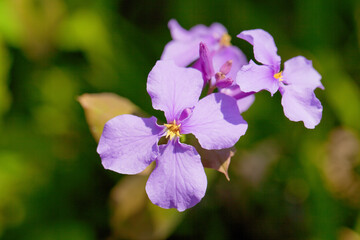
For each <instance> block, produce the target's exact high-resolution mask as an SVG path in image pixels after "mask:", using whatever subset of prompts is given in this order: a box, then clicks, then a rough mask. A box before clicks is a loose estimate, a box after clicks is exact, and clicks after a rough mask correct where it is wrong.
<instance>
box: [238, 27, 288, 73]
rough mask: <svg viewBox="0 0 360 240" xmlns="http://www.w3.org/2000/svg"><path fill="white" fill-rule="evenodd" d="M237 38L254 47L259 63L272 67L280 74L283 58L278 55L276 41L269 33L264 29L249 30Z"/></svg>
mask: <svg viewBox="0 0 360 240" xmlns="http://www.w3.org/2000/svg"><path fill="white" fill-rule="evenodd" d="M237 37H238V38H241V39H244V40H245V41H248V42H249V43H250V44H252V45H253V46H254V57H255V59H256V60H257V61H259V62H261V63H262V64H265V65H268V66H272V67H273V69H274V70H275V71H276V72H279V70H280V62H281V58H280V56H278V55H277V48H276V45H275V42H274V39H273V37H272V36H271V35H270V34H269V33H268V32H266V31H264V30H262V29H254V30H247V31H242V32H241V33H240V34H239V35H237Z"/></svg>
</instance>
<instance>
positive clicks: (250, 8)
mask: <svg viewBox="0 0 360 240" xmlns="http://www.w3.org/2000/svg"><path fill="white" fill-rule="evenodd" d="M171 18H175V19H177V20H178V21H179V23H180V24H181V25H182V26H183V27H184V28H186V29H189V28H191V27H192V26H194V25H196V24H200V23H202V24H205V25H210V24H211V23H213V22H220V23H222V24H223V25H224V26H225V27H226V28H227V29H228V31H229V34H230V35H232V36H233V40H232V43H233V44H234V45H237V46H239V47H240V48H241V49H242V50H243V51H244V52H245V54H246V55H247V56H248V57H249V58H252V48H251V45H250V44H248V43H246V42H245V41H242V40H240V39H236V37H235V35H236V34H238V33H240V32H241V31H242V30H247V29H253V28H263V29H265V30H267V31H268V32H270V33H271V34H272V35H273V37H274V39H275V42H276V44H277V46H278V53H279V55H280V56H282V59H283V60H284V61H285V60H287V59H289V58H291V57H294V56H297V55H303V56H305V57H306V58H308V59H312V60H313V64H314V67H315V68H316V69H317V70H318V71H319V72H320V74H321V75H322V77H323V78H322V83H323V85H324V86H325V91H322V90H320V89H318V90H316V92H315V93H316V95H317V97H318V98H319V99H320V101H321V102H322V104H323V107H324V112H323V118H322V121H321V123H320V124H319V125H318V126H317V127H316V128H315V130H308V129H306V128H304V126H303V124H302V123H294V122H291V121H289V120H288V119H286V117H285V116H284V114H283V112H282V107H281V104H280V95H279V94H276V95H275V96H274V97H273V98H271V97H270V95H269V94H268V93H260V94H258V96H257V98H256V101H255V103H254V105H253V106H252V107H251V108H250V109H249V111H247V112H246V113H244V114H243V117H244V118H245V120H246V121H247V122H248V124H249V128H248V131H247V133H246V135H245V136H243V137H242V138H241V139H240V141H239V143H238V144H237V146H236V147H237V153H236V155H235V157H234V158H233V159H232V162H231V165H230V169H229V175H230V178H231V181H230V182H228V181H227V180H226V178H225V177H224V175H223V174H221V173H218V172H216V171H214V170H208V171H207V174H208V180H209V185H208V189H207V193H206V195H205V197H204V199H203V200H202V201H201V202H200V203H199V204H198V205H196V206H195V207H194V208H191V209H189V210H187V211H185V213H181V214H180V213H177V212H176V211H173V210H162V209H160V208H158V207H157V206H154V205H152V204H151V203H149V200H148V199H147V197H146V195H145V190H144V186H145V182H146V178H147V177H146V176H141V175H140V176H131V177H127V176H123V175H120V174H116V173H114V172H110V171H107V170H104V169H103V167H102V165H101V161H100V158H99V156H98V155H97V153H96V147H97V143H96V141H95V140H94V138H93V137H92V135H91V132H90V130H89V127H88V125H87V122H86V118H85V114H84V110H83V108H82V107H81V105H80V104H79V102H78V101H77V97H78V96H80V95H81V94H83V93H101V92H112V93H116V94H118V95H120V96H123V97H125V98H128V99H129V100H130V101H132V102H133V103H134V104H135V105H137V106H138V107H139V108H140V109H142V111H143V112H147V113H148V114H152V115H155V116H157V117H160V116H162V113H161V112H157V111H154V110H153V109H152V107H151V102H150V98H149V96H148V94H147V92H146V89H145V85H146V78H147V74H148V73H149V71H150V70H151V68H152V67H153V66H154V64H155V62H156V60H158V59H159V57H160V55H161V53H162V50H163V48H164V46H165V44H166V43H167V42H168V41H170V39H171V37H170V33H169V31H168V28H167V22H168V20H169V19H171ZM359 39H360V2H359V1H357V0H343V1H336V0H295V1H287V0H276V1H267V0H242V1H230V0H219V1H210V0H199V1H194V0H182V1H165V0H154V1H146V0H139V1H131V0H106V1H101V0H98V1H94V0H0V136H1V138H0V239H40V240H42V239H79V240H82V239H84V240H85V239H165V238H169V239H184V238H188V239H235V238H236V239H254V240H257V239H259V240H262V239H314V240H315V239H316V240H323V239H324V240H332V239H338V240H359V239H360V138H359V137H360V135H359V134H360V90H359V89H360V54H359V46H360V40H359Z"/></svg>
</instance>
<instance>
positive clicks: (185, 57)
mask: <svg viewBox="0 0 360 240" xmlns="http://www.w3.org/2000/svg"><path fill="white" fill-rule="evenodd" d="M168 26H169V28H170V31H171V35H172V37H173V40H172V41H170V42H169V43H168V44H166V46H165V48H164V51H163V53H162V55H161V60H173V61H175V63H176V65H178V66H181V67H186V66H188V65H189V64H190V63H192V62H194V61H195V60H196V59H198V58H199V51H198V49H199V43H200V42H204V43H205V44H206V45H207V46H208V48H209V50H210V51H213V50H217V49H219V47H220V45H219V39H220V38H221V36H222V35H223V34H224V33H226V29H225V28H224V26H222V25H221V24H219V23H214V24H212V25H211V26H210V27H207V26H205V25H201V24H200V25H196V26H194V27H192V28H191V29H190V30H189V31H187V30H185V29H183V28H182V27H181V26H180V25H179V23H178V22H177V21H176V20H174V19H173V20H170V21H169V24H168Z"/></svg>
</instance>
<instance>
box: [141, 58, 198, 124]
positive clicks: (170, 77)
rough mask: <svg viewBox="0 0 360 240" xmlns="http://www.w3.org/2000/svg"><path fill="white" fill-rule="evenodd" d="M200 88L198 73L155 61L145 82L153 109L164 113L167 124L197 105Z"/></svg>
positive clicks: (190, 69)
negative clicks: (185, 110) (186, 109)
mask: <svg viewBox="0 0 360 240" xmlns="http://www.w3.org/2000/svg"><path fill="white" fill-rule="evenodd" d="M202 87H203V79H202V76H201V73H200V72H199V71H197V70H195V69H192V68H182V67H178V66H176V65H175V64H174V62H173V61H157V62H156V65H155V66H154V68H153V69H152V70H151V72H150V73H149V76H148V82H147V91H148V93H149V95H150V97H151V100H152V105H153V107H154V108H155V109H158V110H162V111H164V112H165V116H166V119H167V121H168V122H172V121H173V120H178V118H179V117H180V114H181V112H182V111H183V110H184V109H185V108H191V107H193V106H194V105H195V104H196V103H197V101H198V99H199V97H200V94H201V91H202Z"/></svg>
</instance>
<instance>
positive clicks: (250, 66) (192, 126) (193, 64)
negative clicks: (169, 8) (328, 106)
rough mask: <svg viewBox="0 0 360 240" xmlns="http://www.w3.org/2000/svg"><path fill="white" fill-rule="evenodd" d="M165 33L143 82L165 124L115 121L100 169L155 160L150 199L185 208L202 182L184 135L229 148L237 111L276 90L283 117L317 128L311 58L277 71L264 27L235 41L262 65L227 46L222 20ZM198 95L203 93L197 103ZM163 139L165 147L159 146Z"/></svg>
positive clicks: (238, 132)
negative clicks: (251, 50) (251, 51)
mask: <svg viewBox="0 0 360 240" xmlns="http://www.w3.org/2000/svg"><path fill="white" fill-rule="evenodd" d="M169 28H170V31H171V35H172V38H173V40H172V41H170V42H169V43H168V44H167V45H166V46H165V49H164V52H163V54H162V56H161V60H159V61H157V63H156V64H155V66H154V67H153V69H152V70H151V72H150V73H149V76H148V79H147V91H148V93H149V95H150V97H151V101H152V105H153V107H154V109H157V110H161V111H163V112H164V114H165V118H166V123H164V124H160V125H159V124H158V121H157V119H156V118H155V117H151V118H140V117H137V116H133V115H120V116H117V117H115V118H113V119H111V120H109V121H108V122H107V123H106V124H105V127H104V130H103V133H102V136H101V138H100V141H99V145H98V148H97V152H98V153H99V154H100V157H101V159H102V163H103V166H104V167H105V168H107V169H110V170H113V171H116V172H118V173H122V174H137V173H140V172H141V171H143V170H144V169H145V168H146V167H148V166H149V165H150V164H151V163H152V162H153V161H155V162H156V167H155V169H154V170H153V172H152V173H151V175H150V177H149V179H148V182H147V184H146V192H147V195H148V197H149V199H150V200H151V201H152V202H153V203H154V204H156V205H158V206H160V207H162V208H176V209H177V210H178V211H184V210H185V209H187V208H190V207H192V206H194V205H195V204H197V203H198V202H199V201H200V200H201V199H202V198H203V196H204V195H205V192H206V187H207V180H206V175H205V172H204V167H203V165H202V162H201V157H200V155H199V154H198V152H197V150H196V149H195V148H194V147H193V146H191V145H188V144H186V143H184V142H182V141H180V139H181V136H182V135H186V134H193V135H194V136H195V137H196V138H197V140H198V142H199V144H200V145H201V148H203V149H207V150H221V149H226V148H231V147H233V146H234V145H235V143H236V142H237V141H238V140H239V138H240V137H241V136H242V135H244V134H245V132H246V129H247V123H246V122H245V121H244V119H243V118H242V117H241V113H242V112H244V111H246V110H247V109H248V108H249V107H250V106H251V104H252V103H253V101H254V96H255V93H257V92H259V91H261V90H267V91H269V92H270V93H271V95H273V94H274V93H275V92H276V91H277V90H279V92H280V93H281V95H282V101H281V103H282V105H283V108H284V113H285V115H286V116H287V117H288V118H289V119H290V120H292V121H303V122H304V125H305V127H307V128H314V127H315V126H316V125H317V124H318V123H319V122H320V119H321V114H322V106H321V103H320V101H319V100H318V99H317V98H316V97H315V94H314V90H315V88H317V87H319V88H323V86H322V84H321V82H320V79H321V76H320V75H319V73H318V72H317V71H316V70H315V69H314V68H313V67H312V63H311V61H309V60H307V59H306V58H304V57H302V56H298V57H295V58H292V59H290V60H288V61H286V62H285V64H284V70H282V71H281V66H280V57H279V56H278V55H277V48H276V46H275V43H274V40H273V38H272V36H271V35H270V34H269V33H267V32H265V31H264V30H261V29H255V30H249V31H243V32H241V33H240V34H239V35H238V36H237V37H239V38H241V39H244V40H246V41H248V42H249V43H250V44H252V45H253V48H254V57H255V59H256V60H257V61H258V62H259V63H262V64H263V65H258V64H256V63H255V62H254V61H252V60H250V62H248V61H247V58H246V56H245V55H244V54H243V53H242V51H241V50H240V49H239V48H237V47H236V46H233V45H231V42H230V41H231V37H230V36H229V34H228V33H227V31H226V29H225V27H224V26H222V25H221V24H219V23H214V24H212V25H211V26H210V27H206V26H204V25H197V26H195V27H193V28H191V29H190V30H189V31H187V30H185V29H183V28H182V27H181V26H180V25H179V24H178V23H177V22H176V21H175V20H171V21H170V22H169ZM203 91H205V92H206V93H207V94H206V96H205V97H203V98H201V99H200V96H201V94H202V92H203ZM160 138H165V139H166V140H167V143H166V144H159V140H160Z"/></svg>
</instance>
